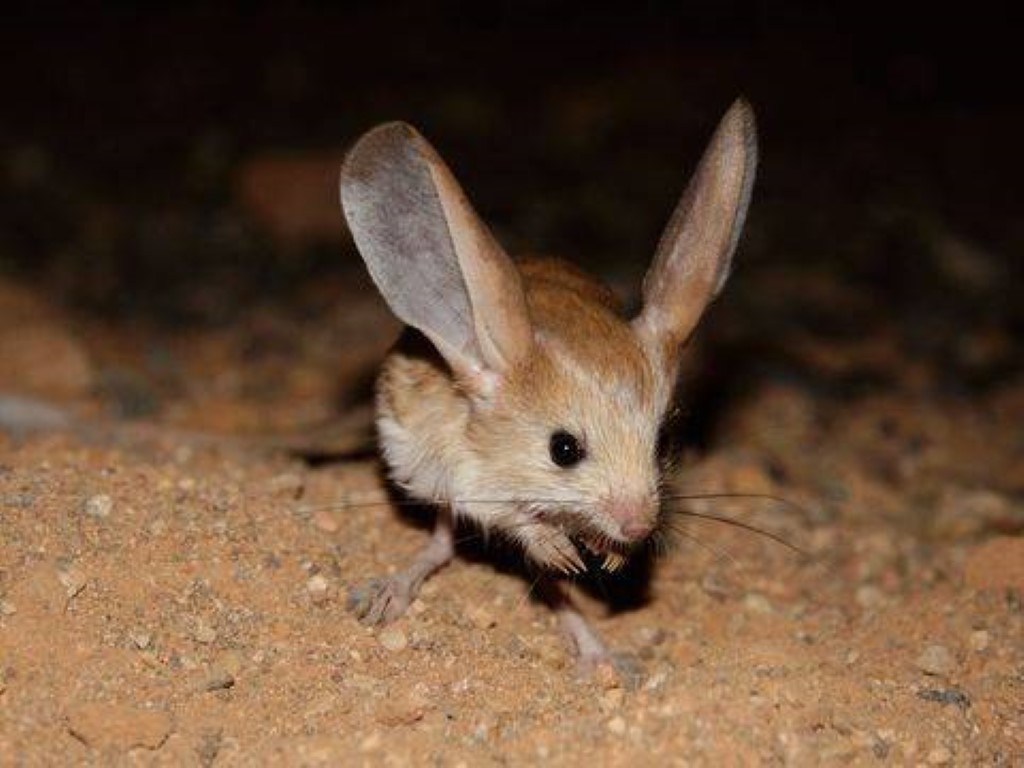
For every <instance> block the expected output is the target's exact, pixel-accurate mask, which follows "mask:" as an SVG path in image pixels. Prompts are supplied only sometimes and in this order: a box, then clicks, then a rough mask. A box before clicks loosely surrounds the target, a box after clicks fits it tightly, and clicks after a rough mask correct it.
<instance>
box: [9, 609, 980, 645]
mask: <svg viewBox="0 0 1024 768" xmlns="http://www.w3.org/2000/svg"><path fill="white" fill-rule="evenodd" d="M2 610H3V608H2V607H0V611H2ZM989 640H990V637H989V634H988V631H987V630H984V629H976V630H974V631H973V632H971V638H970V645H971V650H972V651H975V652H977V653H981V652H982V651H985V650H987V649H988V644H989Z"/></svg>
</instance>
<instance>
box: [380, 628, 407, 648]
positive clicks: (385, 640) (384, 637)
mask: <svg viewBox="0 0 1024 768" xmlns="http://www.w3.org/2000/svg"><path fill="white" fill-rule="evenodd" d="M377 640H378V641H379V642H380V644H381V645H382V646H384V648H386V649H387V650H389V651H391V652H392V653H398V652H399V651H404V650H405V648H406V646H408V645H409V639H408V638H407V637H406V636H405V632H403V631H402V630H400V629H399V628H398V627H385V628H384V629H382V630H381V631H380V634H379V635H378V636H377Z"/></svg>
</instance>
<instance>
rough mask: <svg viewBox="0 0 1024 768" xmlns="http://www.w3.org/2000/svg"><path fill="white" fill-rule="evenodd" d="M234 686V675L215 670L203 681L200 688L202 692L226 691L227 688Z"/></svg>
mask: <svg viewBox="0 0 1024 768" xmlns="http://www.w3.org/2000/svg"><path fill="white" fill-rule="evenodd" d="M234 685H235V676H234V675H232V674H231V673H230V672H225V671H224V670H222V669H217V670H214V671H213V672H211V673H210V675H209V677H207V678H206V680H204V681H203V685H202V688H203V690H204V691H226V690H227V689H228V688H233V687H234Z"/></svg>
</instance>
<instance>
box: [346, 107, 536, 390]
mask: <svg viewBox="0 0 1024 768" xmlns="http://www.w3.org/2000/svg"><path fill="white" fill-rule="evenodd" d="M341 206H342V209H343V211H344V213H345V218H346V219H347V221H348V225H349V228H350V230H351V231H352V236H353V238H354V239H355V242H356V246H357V247H358V248H359V252H360V253H361V254H362V257H363V259H364V260H365V261H366V266H367V268H368V269H369V271H370V275H371V277H372V278H373V281H374V282H375V283H376V284H377V288H378V289H379V290H380V292H381V294H382V295H383V296H384V299H385V301H387V303H388V305H389V306H390V307H391V310H392V311H393V312H394V313H395V314H396V315H397V316H398V318H399V319H400V320H402V321H403V322H405V323H406V324H408V325H411V326H413V327H414V328H417V329H418V330H420V331H422V332H423V333H424V334H425V335H426V336H427V337H428V338H429V339H430V340H431V341H432V342H433V343H434V345H435V346H436V347H437V349H438V351H439V352H440V353H441V354H442V355H443V356H444V357H445V359H446V360H447V361H448V362H449V364H450V365H451V366H452V368H453V369H454V370H455V371H456V373H457V374H459V375H461V376H463V377H466V378H468V379H470V380H471V381H473V380H478V379H479V378H480V377H487V376H488V375H490V374H499V375H500V374H502V373H504V372H505V371H507V370H508V369H509V368H511V367H512V366H514V365H516V363H518V362H519V361H521V360H522V359H523V358H524V357H525V356H526V355H527V354H528V353H529V350H530V347H531V345H532V339H533V335H532V330H531V326H530V321H529V315H528V313H527V308H526V299H525V297H524V295H523V287H522V281H521V279H520V276H519V272H518V270H517V269H516V267H515V265H514V264H513V263H512V260H511V259H510V258H509V257H508V256H507V255H506V254H505V252H504V251H503V250H502V249H501V246H499V245H498V243H497V241H496V240H495V239H494V237H493V235H491V233H490V231H489V230H488V229H487V227H486V226H485V225H484V224H483V222H481V221H480V219H479V218H478V217H477V215H476V213H474V211H473V209H472V207H471V206H470V204H469V202H468V201H467V200H466V197H465V195H464V194H463V192H462V190H461V189H460V188H459V185H458V182H456V181H455V178H454V177H453V176H452V174H451V171H449V170H448V167H447V166H446V165H445V164H444V161H443V160H442V159H441V158H440V156H439V155H438V154H437V152H435V151H434V149H433V147H431V146H430V144H428V143H427V141H426V139H424V138H423V136H421V135H420V134H419V133H418V132H417V131H416V129H414V128H413V127H412V126H410V125H407V124H405V123H386V124H384V125H380V126H378V127H376V128H374V129H372V130H371V131H369V132H368V133H366V134H365V135H364V136H363V137H362V138H360V139H359V141H358V142H356V144H355V146H354V147H353V148H352V149H351V150H350V151H349V153H348V155H347V156H346V158H345V161H344V163H343V165H342V168H341Z"/></svg>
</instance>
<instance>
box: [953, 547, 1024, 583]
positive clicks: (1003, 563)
mask: <svg viewBox="0 0 1024 768" xmlns="http://www.w3.org/2000/svg"><path fill="white" fill-rule="evenodd" d="M964 578H965V580H966V581H967V585H968V586H969V587H971V588H972V589H1016V590H1020V591H1021V592H1024V537H1020V536H999V537H997V538H994V539H989V540H988V541H986V542H984V543H983V544H979V545H978V546H976V547H974V548H973V549H972V550H971V552H970V554H969V555H968V556H967V562H966V563H965V564H964Z"/></svg>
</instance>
